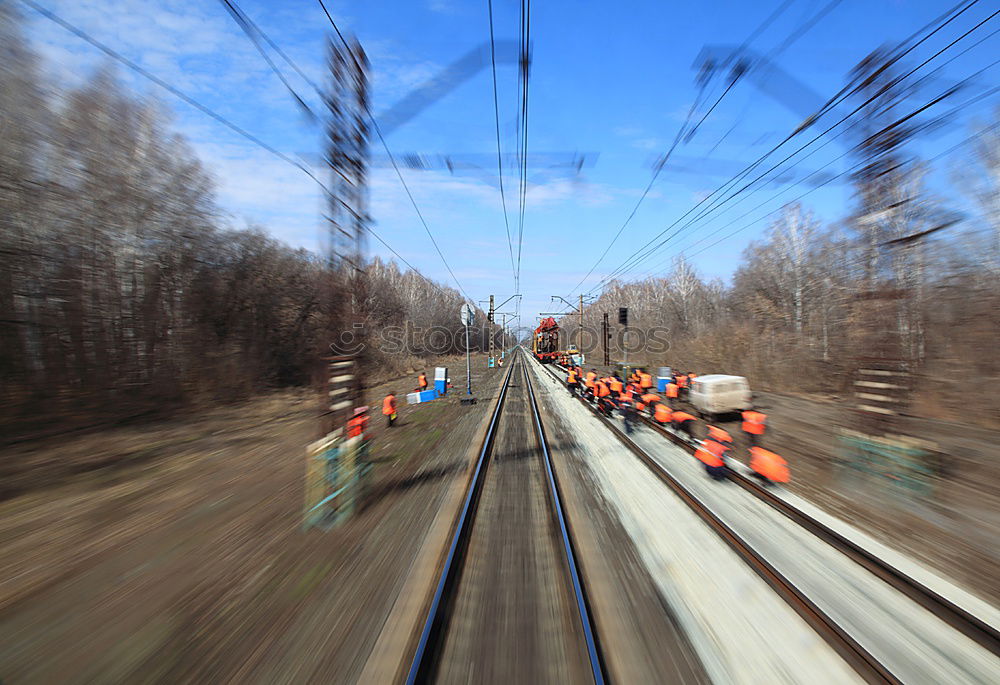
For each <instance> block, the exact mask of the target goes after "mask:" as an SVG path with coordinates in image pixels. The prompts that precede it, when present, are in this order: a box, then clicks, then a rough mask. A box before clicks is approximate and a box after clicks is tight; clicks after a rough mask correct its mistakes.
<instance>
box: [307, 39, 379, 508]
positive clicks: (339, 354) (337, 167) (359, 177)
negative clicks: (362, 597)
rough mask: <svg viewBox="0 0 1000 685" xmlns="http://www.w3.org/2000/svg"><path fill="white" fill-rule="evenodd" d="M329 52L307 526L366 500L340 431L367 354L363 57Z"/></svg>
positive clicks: (352, 450) (361, 469) (347, 46)
mask: <svg viewBox="0 0 1000 685" xmlns="http://www.w3.org/2000/svg"><path fill="white" fill-rule="evenodd" d="M328 55H329V56H328V66H329V69H330V82H329V87H328V88H327V90H326V91H325V92H324V93H323V100H324V104H325V105H326V107H327V110H328V119H327V122H326V138H327V143H326V160H325V161H326V163H327V165H328V166H329V167H330V171H331V174H330V176H331V180H330V184H329V192H328V194H327V198H326V199H327V221H328V227H329V242H328V253H327V264H326V270H325V272H324V274H323V276H324V278H323V282H322V285H321V289H322V295H321V306H322V308H323V313H324V314H325V319H326V327H325V333H326V336H325V340H323V341H322V344H324V345H328V346H329V348H328V350H323V351H322V352H321V353H320V358H319V364H318V365H317V368H316V375H317V381H318V382H317V385H318V387H319V389H320V390H321V393H322V407H323V408H322V411H321V412H320V421H319V428H320V439H319V440H317V441H316V442H314V443H312V444H311V445H310V446H309V448H308V450H307V467H306V486H305V492H306V503H305V512H304V521H303V524H304V526H306V527H309V526H312V525H320V526H325V527H326V526H332V525H337V524H339V523H342V522H343V521H345V520H346V519H347V518H348V517H349V516H350V515H351V514H352V513H353V512H354V511H355V509H356V508H357V505H358V502H359V501H360V498H361V497H362V496H363V495H364V492H365V482H364V481H365V480H366V478H367V476H366V474H367V473H368V469H367V465H366V464H365V463H364V460H365V459H366V456H365V454H366V452H365V451H364V449H363V448H362V445H361V438H360V437H350V438H349V437H347V436H346V435H345V434H344V433H345V428H346V424H347V422H348V420H349V419H350V418H351V416H352V415H353V413H354V410H355V408H357V407H360V406H361V405H362V404H364V400H363V386H362V383H361V368H360V367H361V364H362V359H363V354H364V349H365V345H364V329H363V328H362V326H361V323H362V321H363V320H364V312H362V311H361V303H363V302H364V301H365V288H366V283H365V279H366V275H365V269H364V252H365V233H366V231H367V225H368V222H369V221H370V218H369V216H368V166H369V150H368V142H369V135H370V129H369V122H370V120H371V119H370V116H369V110H368V107H369V101H368V58H367V57H366V56H365V51H364V50H363V49H362V47H361V44H360V43H358V41H357V39H355V38H353V37H348V38H346V39H341V41H339V42H337V41H334V40H330V42H329V47H328ZM348 336H350V338H349V339H348ZM331 352H332V353H333V354H332V355H331V354H330V353H331Z"/></svg>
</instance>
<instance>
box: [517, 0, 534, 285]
mask: <svg viewBox="0 0 1000 685" xmlns="http://www.w3.org/2000/svg"><path fill="white" fill-rule="evenodd" d="M520 45H521V51H520V52H521V59H520V68H519V69H518V75H519V85H520V103H521V109H520V118H519V120H520V134H521V139H520V147H519V153H520V175H521V178H520V198H519V212H518V229H517V267H516V273H517V275H516V278H515V290H516V291H517V293H518V294H520V292H521V251H522V247H523V245H524V212H525V206H526V204H527V193H528V94H529V80H530V77H531V55H530V51H531V0H521V37H520Z"/></svg>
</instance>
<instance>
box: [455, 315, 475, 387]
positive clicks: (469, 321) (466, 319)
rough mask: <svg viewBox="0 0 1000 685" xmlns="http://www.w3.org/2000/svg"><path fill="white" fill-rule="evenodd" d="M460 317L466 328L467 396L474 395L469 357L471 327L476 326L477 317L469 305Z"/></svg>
mask: <svg viewBox="0 0 1000 685" xmlns="http://www.w3.org/2000/svg"><path fill="white" fill-rule="evenodd" d="M459 315H460V317H461V320H462V325H463V326H465V377H466V379H467V380H466V384H465V388H466V394H467V395H471V394H472V361H471V360H470V357H469V327H470V326H472V325H474V324H475V315H474V312H473V311H472V307H471V306H469V304H468V303H465V304H463V305H462V308H461V309H460V310H459Z"/></svg>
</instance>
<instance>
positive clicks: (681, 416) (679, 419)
mask: <svg viewBox="0 0 1000 685" xmlns="http://www.w3.org/2000/svg"><path fill="white" fill-rule="evenodd" d="M673 421H674V423H684V422H685V421H694V417H693V416H691V415H690V414H688V413H687V412H686V411H675V412H674V415H673Z"/></svg>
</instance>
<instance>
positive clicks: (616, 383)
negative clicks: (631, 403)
mask: <svg viewBox="0 0 1000 685" xmlns="http://www.w3.org/2000/svg"><path fill="white" fill-rule="evenodd" d="M608 385H609V386H610V387H611V392H613V393H614V394H615V396H616V397H617V396H618V395H621V394H622V390H623V389H624V388H625V384H624V383H622V379H621V378H619V377H618V375H617V374H612V375H611V378H610V379H609V383H608Z"/></svg>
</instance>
